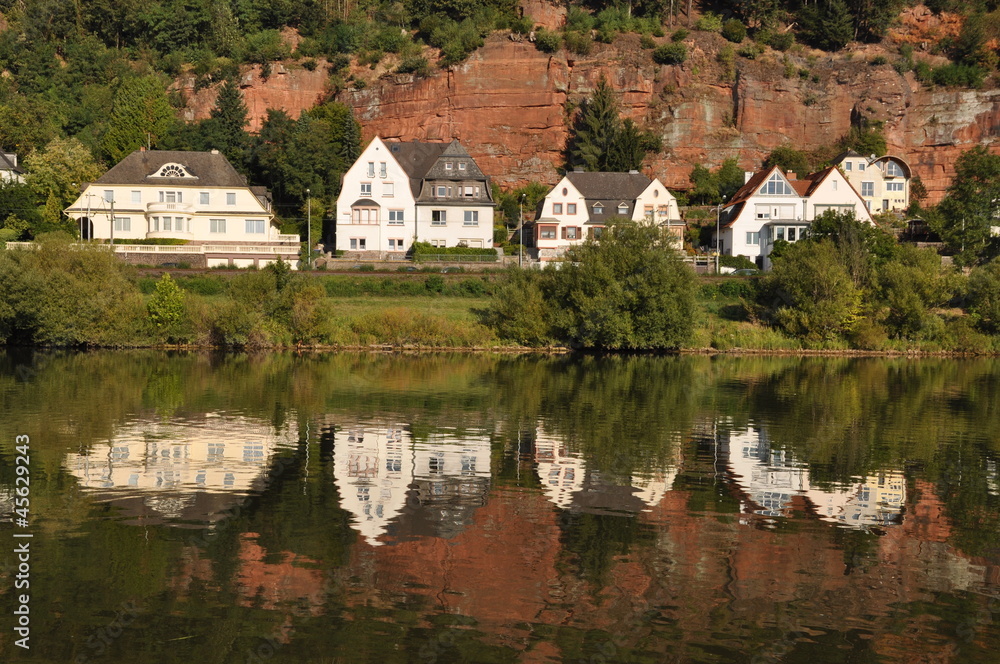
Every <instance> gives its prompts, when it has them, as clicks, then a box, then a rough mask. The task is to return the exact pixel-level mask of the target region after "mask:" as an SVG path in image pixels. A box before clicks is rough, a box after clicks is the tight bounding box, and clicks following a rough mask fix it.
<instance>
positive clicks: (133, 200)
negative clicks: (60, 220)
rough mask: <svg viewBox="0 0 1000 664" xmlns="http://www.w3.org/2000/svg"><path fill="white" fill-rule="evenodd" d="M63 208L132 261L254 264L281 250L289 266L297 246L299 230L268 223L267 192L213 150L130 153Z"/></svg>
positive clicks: (86, 233)
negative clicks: (284, 230) (290, 232)
mask: <svg viewBox="0 0 1000 664" xmlns="http://www.w3.org/2000/svg"><path fill="white" fill-rule="evenodd" d="M65 213H66V215H67V216H68V217H70V218H71V219H73V220H74V221H75V222H76V224H77V228H78V229H79V231H80V236H81V237H82V238H83V239H85V240H90V239H94V240H113V241H114V242H115V244H116V245H117V246H116V248H115V251H116V252H117V253H125V254H128V255H129V257H130V258H131V259H133V260H134V262H146V263H163V262H167V261H175V262H176V261H185V262H188V263H191V264H192V266H195V267H198V266H201V267H214V266H217V265H230V266H234V267H247V266H250V265H255V266H258V267H259V266H261V265H264V264H266V263H270V262H273V261H274V260H276V259H277V258H278V257H279V256H280V257H281V258H282V259H284V260H286V261H289V262H291V263H292V265H295V261H296V260H297V258H298V254H299V249H300V245H299V242H300V240H299V236H298V235H282V234H281V232H280V231H279V230H278V228H277V226H276V225H275V224H274V223H273V222H274V214H273V213H272V212H271V198H270V194H269V193H268V192H267V190H266V189H265V188H264V187H251V186H250V185H249V184H248V183H247V181H246V178H244V177H243V176H242V175H240V174H239V173H238V172H237V171H236V169H235V168H233V166H232V165H231V164H230V163H229V161H228V160H227V159H226V158H225V156H223V155H222V154H220V153H219V151H218V150H212V151H211V152H185V151H168V150H138V151H136V152H133V153H132V154H130V155H128V156H127V157H125V158H124V159H122V160H121V162H119V163H118V164H117V165H115V166H114V167H112V168H111V169H110V170H109V171H107V172H106V173H105V174H104V175H102V176H101V177H99V178H98V179H97V181H95V182H90V183H87V184H85V185H84V186H83V189H82V193H81V194H80V196H79V198H77V199H76V201H74V202H73V204H72V205H71V206H69V207H68V208H66V210H65ZM122 240H142V241H148V240H179V241H182V242H183V244H161V245H159V246H150V245H148V244H124V245H123V244H122V243H121V241H122ZM157 258H162V259H165V260H156V259H157Z"/></svg>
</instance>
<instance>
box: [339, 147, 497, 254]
mask: <svg viewBox="0 0 1000 664" xmlns="http://www.w3.org/2000/svg"><path fill="white" fill-rule="evenodd" d="M495 206H496V204H495V203H494V201H493V193H492V192H491V191H490V181H489V178H487V177H486V175H484V174H483V172H482V171H481V170H480V169H479V166H477V165H476V162H475V160H474V159H473V158H472V157H470V156H469V153H468V152H466V151H465V148H463V147H462V146H461V145H460V144H459V142H458V141H452V142H451V143H420V142H417V141H410V142H407V143H401V142H385V141H383V140H382V139H381V138H379V137H377V136H376V137H375V138H374V139H372V142H371V143H369V144H368V147H366V148H365V149H364V151H363V152H362V153H361V156H360V157H358V160H357V161H356V162H354V165H353V166H351V167H350V168H349V169H348V171H347V173H345V174H344V181H343V186H342V187H341V190H340V198H339V199H338V200H337V249H338V250H341V251H346V252H350V253H351V254H352V255H355V256H357V257H363V256H371V257H376V256H377V257H384V256H385V255H386V254H387V253H388V254H389V255H390V256H392V255H398V256H402V255H404V254H405V253H406V252H407V251H408V250H409V249H410V247H411V246H412V244H413V242H414V241H419V242H428V243H430V244H431V245H433V246H435V247H457V246H467V247H480V248H489V247H492V246H493V208H494V207H495Z"/></svg>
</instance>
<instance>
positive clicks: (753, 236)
mask: <svg viewBox="0 0 1000 664" xmlns="http://www.w3.org/2000/svg"><path fill="white" fill-rule="evenodd" d="M827 210H837V211H840V212H853V213H854V216H855V217H856V218H858V219H860V220H862V221H866V222H868V223H874V221H872V216H871V213H870V212H869V211H868V206H867V205H866V204H865V201H864V199H863V198H862V197H861V195H860V194H859V193H858V191H857V190H856V189H855V188H854V187H853V186H852V185H851V182H850V181H849V180H848V179H847V177H846V176H845V175H844V174H843V173H841V172H840V171H839V170H837V168H836V167H835V166H831V167H829V168H825V169H823V170H822V171H819V172H818V173H813V174H811V175H807V176H805V177H804V178H802V179H801V180H800V179H798V178H797V176H796V174H795V173H787V174H786V173H783V172H782V171H781V169H780V168H778V167H777V166H772V167H770V168H768V169H765V170H763V171H760V172H758V173H756V174H752V173H747V174H746V183H745V184H744V185H743V186H742V187H741V188H740V189H739V191H737V192H736V193H735V194H734V195H733V198H732V200H731V201H729V203H728V204H726V206H725V207H723V208H722V222H721V237H720V238H718V242H719V252H720V253H721V254H725V255H729V256H746V257H747V258H749V259H750V260H752V261H754V262H756V263H757V266H758V267H759V268H761V269H770V266H771V262H770V260H768V256H769V255H770V253H771V250H772V249H773V248H774V243H775V241H777V240H785V241H787V242H796V241H798V240H800V239H802V238H803V237H805V234H806V233H807V232H808V230H809V224H810V222H812V220H813V219H815V218H816V217H818V216H820V215H822V214H823V213H824V212H826V211H827Z"/></svg>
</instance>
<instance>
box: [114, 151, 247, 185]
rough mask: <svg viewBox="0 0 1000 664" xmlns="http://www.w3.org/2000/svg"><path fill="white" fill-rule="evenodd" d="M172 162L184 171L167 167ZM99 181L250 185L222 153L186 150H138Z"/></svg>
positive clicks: (130, 183) (138, 183)
mask: <svg viewBox="0 0 1000 664" xmlns="http://www.w3.org/2000/svg"><path fill="white" fill-rule="evenodd" d="M169 165H174V166H177V167H179V169H182V170H173V169H164V167H165V166H169ZM165 171H167V172H165ZM180 172H183V173H184V174H183V175H181V174H180ZM96 184H107V185H141V184H148V185H170V186H183V185H197V186H200V187H246V186H248V185H247V181H246V178H244V177H243V176H242V175H240V174H239V173H238V172H237V171H236V169H235V168H233V166H232V164H230V163H229V160H228V159H226V157H225V156H224V155H222V154H221V153H219V152H217V151H212V152H194V151H183V150H136V151H135V152H133V153H132V154H130V155H128V156H127V157H125V158H124V159H122V160H121V161H120V162H118V163H117V164H115V165H114V166H113V167H111V169H109V170H108V171H107V172H105V173H104V175H102V176H101V177H99V178H97V180H96Z"/></svg>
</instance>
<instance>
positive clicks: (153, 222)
mask: <svg viewBox="0 0 1000 664" xmlns="http://www.w3.org/2000/svg"><path fill="white" fill-rule="evenodd" d="M149 230H151V231H152V232H154V233H155V232H157V231H158V230H160V218H159V217H151V218H150V220H149Z"/></svg>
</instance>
